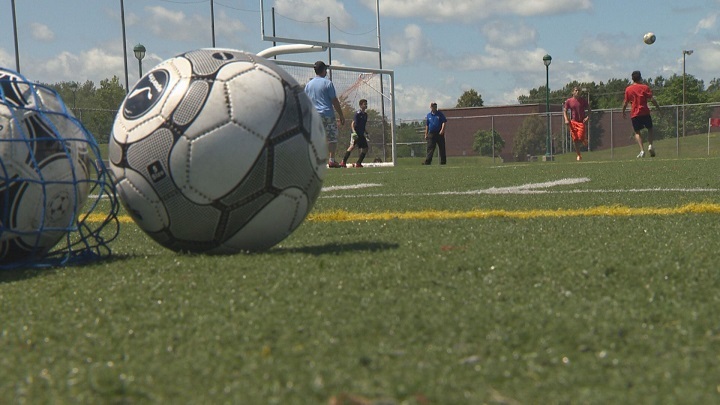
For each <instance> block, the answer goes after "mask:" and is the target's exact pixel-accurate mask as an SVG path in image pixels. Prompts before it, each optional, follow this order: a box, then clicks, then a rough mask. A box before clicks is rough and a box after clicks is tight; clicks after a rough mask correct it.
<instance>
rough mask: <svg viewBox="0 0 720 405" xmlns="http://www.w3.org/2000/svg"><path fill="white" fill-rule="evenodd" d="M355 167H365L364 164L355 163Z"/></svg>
mask: <svg viewBox="0 0 720 405" xmlns="http://www.w3.org/2000/svg"><path fill="white" fill-rule="evenodd" d="M353 167H363V165H362V163H353Z"/></svg>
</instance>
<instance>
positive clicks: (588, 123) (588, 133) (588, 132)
mask: <svg viewBox="0 0 720 405" xmlns="http://www.w3.org/2000/svg"><path fill="white" fill-rule="evenodd" d="M582 91H584V92H585V94H587V100H588V110H590V111H592V107H590V89H589V88H587V87H583V88H582ZM587 135H588V139H587V141H588V144H587V147H588V152H590V114H588V122H587Z"/></svg>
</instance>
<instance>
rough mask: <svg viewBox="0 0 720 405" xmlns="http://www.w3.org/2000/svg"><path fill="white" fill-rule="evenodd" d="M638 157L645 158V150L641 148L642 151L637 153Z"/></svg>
mask: <svg viewBox="0 0 720 405" xmlns="http://www.w3.org/2000/svg"><path fill="white" fill-rule="evenodd" d="M637 157H638V158H644V157H645V151H644V150H641V151H640V153H638V155H637Z"/></svg>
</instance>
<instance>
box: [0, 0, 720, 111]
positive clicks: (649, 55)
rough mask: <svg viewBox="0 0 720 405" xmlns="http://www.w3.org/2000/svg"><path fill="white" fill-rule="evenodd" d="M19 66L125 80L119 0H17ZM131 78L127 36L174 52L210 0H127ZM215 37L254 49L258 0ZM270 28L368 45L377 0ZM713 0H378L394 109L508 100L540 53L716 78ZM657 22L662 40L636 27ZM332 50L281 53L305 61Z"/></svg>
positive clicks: (650, 27)
mask: <svg viewBox="0 0 720 405" xmlns="http://www.w3.org/2000/svg"><path fill="white" fill-rule="evenodd" d="M15 3H16V13H17V22H18V36H19V49H20V52H19V54H20V70H21V72H22V73H23V74H25V75H26V76H27V77H28V78H29V79H31V80H35V81H41V82H49V83H54V82H58V81H66V80H73V81H79V82H84V81H86V80H93V81H96V82H97V81H99V80H101V79H104V78H109V77H112V76H118V77H119V78H120V79H121V83H124V78H125V70H124V63H123V51H122V26H121V12H120V0H62V1H59V0H16V2H15ZM124 3H125V4H124V6H125V23H126V37H127V50H128V55H127V58H128V71H129V75H130V78H129V80H130V86H132V85H133V84H134V83H135V81H136V80H137V73H138V69H137V60H136V59H135V58H134V56H133V54H132V47H133V46H134V45H135V44H137V43H142V44H143V45H145V47H146V48H147V49H148V55H147V57H146V58H145V60H144V61H143V67H144V70H145V71H147V70H148V69H149V68H150V67H152V66H154V65H155V64H157V63H159V62H161V61H162V60H164V59H167V58H170V57H172V56H174V55H176V54H179V53H182V52H184V51H188V50H191V49H196V48H203V47H209V46H211V45H212V35H211V32H212V31H211V23H210V21H211V19H210V15H211V14H210V5H211V2H210V0H125V2H124ZM212 4H213V8H214V14H215V43H216V46H218V47H225V48H235V49H242V50H245V51H249V52H254V53H257V52H259V51H261V50H263V49H266V48H268V47H270V46H271V45H272V43H270V42H266V41H263V40H262V38H261V29H260V15H261V13H260V0H252V1H250V0H214V1H213V3H212ZM263 4H264V6H265V10H266V13H265V14H266V15H265V20H266V34H267V35H269V34H271V33H272V31H271V29H272V27H271V22H270V18H271V17H270V9H271V7H274V8H275V11H276V18H275V19H276V35H277V36H281V37H297V38H304V39H309V40H316V41H324V40H326V39H327V31H328V30H327V18H328V17H329V18H330V22H331V29H330V35H331V39H332V40H333V41H337V42H342V43H350V44H354V45H362V46H377V42H378V35H377V30H376V28H377V21H376V16H375V8H376V0H354V1H338V0H274V1H273V0H264V3H263ZM719 16H720V0H685V1H670V0H652V1H648V0H644V1H639V0H623V1H620V0H503V1H499V0H434V1H433V0H380V40H381V46H382V62H383V68H385V69H391V70H394V72H395V80H396V89H395V90H396V105H397V110H398V112H397V116H398V118H401V119H403V118H407V119H415V118H421V117H423V116H424V115H425V114H426V113H427V110H428V106H429V103H430V101H436V102H438V104H439V106H440V109H442V108H443V107H452V106H454V105H455V103H456V101H457V99H458V97H460V95H461V94H462V93H463V92H464V91H465V90H468V89H475V90H477V91H478V92H479V93H480V94H481V95H482V97H483V100H484V102H485V105H504V104H515V103H517V97H518V95H521V94H528V92H529V90H530V89H532V88H537V87H539V86H544V85H545V66H544V65H543V62H542V57H543V55H545V54H546V53H548V54H550V55H552V58H553V61H552V64H551V66H550V71H549V72H550V88H551V89H553V88H557V87H561V86H563V85H565V84H566V83H568V82H569V81H572V80H578V81H595V82H600V81H603V82H605V81H607V80H608V79H611V78H628V77H629V76H630V73H631V72H632V71H633V70H636V69H638V70H641V71H642V72H643V75H644V76H645V77H654V76H657V75H662V76H664V77H670V76H672V75H673V74H682V60H683V54H682V51H683V50H690V49H692V50H693V51H694V53H693V54H692V55H689V56H687V57H686V64H685V65H686V72H687V73H688V74H692V75H694V76H695V77H697V78H698V79H701V80H704V81H705V83H706V85H707V84H708V83H709V81H710V80H711V79H713V78H719V77H720V18H719ZM648 31H652V32H654V33H655V34H656V35H657V38H658V39H657V42H656V43H655V44H654V45H652V46H648V45H645V44H643V42H642V37H643V35H644V34H645V33H646V32H648ZM326 58H327V53H324V54H308V55H293V56H292V57H289V56H286V57H282V59H289V60H290V59H292V60H299V61H314V60H316V59H326ZM332 59H333V60H332V64H336V65H348V66H363V67H378V64H379V58H378V55H377V54H376V53H372V52H358V51H348V50H342V49H334V50H333V51H332ZM0 65H2V66H5V67H9V68H11V69H14V68H15V50H14V43H13V30H12V7H11V1H10V0H0Z"/></svg>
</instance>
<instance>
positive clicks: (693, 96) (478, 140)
mask: <svg viewBox="0 0 720 405" xmlns="http://www.w3.org/2000/svg"><path fill="white" fill-rule="evenodd" d="M631 83H632V82H631V80H630V79H610V80H608V81H607V82H600V83H595V82H578V81H572V82H570V83H567V84H566V85H565V86H563V87H562V88H560V89H558V90H554V91H550V93H549V97H548V98H549V102H550V104H553V105H560V104H563V103H564V102H565V100H567V99H568V98H569V97H570V96H571V95H572V89H573V88H574V87H579V88H580V89H583V96H584V97H586V98H587V99H588V101H589V102H590V107H591V109H592V110H593V111H594V112H593V118H594V121H591V124H590V130H591V131H592V133H593V137H592V138H591V139H590V141H591V142H592V144H591V145H590V147H591V148H593V149H594V148H597V147H598V146H601V145H602V141H603V137H602V135H603V130H602V129H601V128H599V127H597V126H596V125H597V123H598V121H599V119H597V118H600V117H599V116H598V115H599V114H604V112H601V111H600V110H609V109H619V108H621V107H622V105H623V102H624V98H625V88H626V87H627V86H629V85H630V84H631ZM646 83H647V84H648V85H649V86H650V88H651V89H652V90H653V96H654V97H655V99H656V100H657V101H658V103H659V104H660V105H661V106H664V105H665V106H667V105H682V104H683V76H682V75H678V74H674V75H673V76H671V77H669V78H667V79H666V78H664V77H662V76H657V77H655V78H650V79H648V80H646ZM684 88H685V91H684V101H685V104H691V105H692V104H712V103H720V79H718V78H714V79H712V80H711V81H710V83H709V85H708V86H707V87H706V86H705V83H704V82H703V81H702V80H699V79H697V78H696V77H694V76H693V75H688V74H686V75H685V85H684ZM547 96H548V89H547V87H545V86H540V87H537V88H535V89H532V90H530V93H529V94H528V95H521V96H519V97H518V102H519V103H520V104H544V103H545V102H546V97H547ZM482 106H483V103H482V96H481V95H480V94H479V93H478V92H477V91H476V90H474V89H471V90H468V91H466V92H465V93H463V95H462V96H460V98H458V102H457V105H456V107H482ZM710 113H711V111H710V107H707V106H692V107H688V108H686V118H685V130H686V132H687V133H688V134H695V133H701V132H704V131H705V130H706V129H707V119H708V117H709V116H710ZM653 121H654V123H655V128H656V130H655V137H656V139H663V138H667V137H673V136H675V127H676V123H675V117H674V116H671V115H659V116H658V115H656V116H655V118H654V119H653ZM546 125H547V124H546V123H545V121H544V120H543V119H541V118H540V117H528V118H527V119H526V120H525V121H524V122H523V124H522V126H521V128H520V129H519V130H518V133H517V134H515V137H514V144H513V154H514V155H515V156H525V155H526V154H528V155H538V154H540V153H543V152H544V151H545V148H546V145H545V142H546V135H545V134H546V133H547V132H546V131H547V128H546ZM490 132H491V131H489V130H481V131H478V132H477V133H476V134H475V142H474V144H473V149H474V150H475V151H476V152H478V153H479V154H481V155H483V156H492V155H493V154H495V155H498V154H499V153H500V151H502V149H503V148H504V146H505V144H504V141H503V139H502V136H501V134H498V133H497V131H494V132H495V133H494V134H493V133H490ZM561 136H562V135H561V134H553V138H555V139H556V144H557V139H558V138H560V137H561ZM493 138H494V139H493ZM493 145H494V146H495V147H494V150H493Z"/></svg>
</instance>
